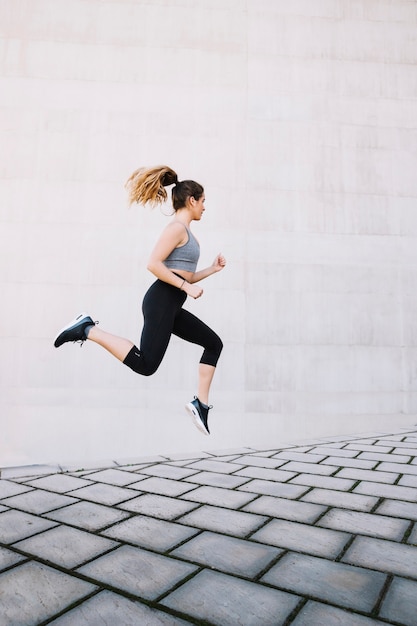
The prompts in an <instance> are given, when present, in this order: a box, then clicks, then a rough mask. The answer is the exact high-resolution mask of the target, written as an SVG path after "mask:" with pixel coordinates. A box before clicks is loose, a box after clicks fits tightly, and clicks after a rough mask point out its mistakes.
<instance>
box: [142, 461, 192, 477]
mask: <svg viewBox="0 0 417 626" xmlns="http://www.w3.org/2000/svg"><path fill="white" fill-rule="evenodd" d="M197 473H198V470H195V469H189V468H188V467H177V466H175V465H166V464H164V463H161V464H160V465H151V466H149V467H146V468H145V469H143V470H140V471H139V472H138V474H146V475H147V476H160V477H161V478H172V480H182V479H183V478H188V477H189V476H193V475H194V474H197Z"/></svg>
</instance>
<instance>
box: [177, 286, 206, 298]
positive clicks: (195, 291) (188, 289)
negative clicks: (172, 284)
mask: <svg viewBox="0 0 417 626" xmlns="http://www.w3.org/2000/svg"><path fill="white" fill-rule="evenodd" d="M181 290H182V291H185V293H186V294H187V296H190V297H191V298H194V300H197V298H200V296H202V295H203V290H202V289H201V287H199V285H196V284H192V283H188V282H187V281H186V282H185V283H184V284H183V286H182V287H181Z"/></svg>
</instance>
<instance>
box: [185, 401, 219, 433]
mask: <svg viewBox="0 0 417 626" xmlns="http://www.w3.org/2000/svg"><path fill="white" fill-rule="evenodd" d="M212 408H213V407H212V406H207V405H206V404H203V403H202V402H200V400H199V399H198V398H197V396H194V400H192V401H191V402H188V404H186V405H185V409H186V411H188V413H189V414H190V415H191V418H192V420H193V422H194V424H195V425H196V426H197V428H198V430H200V431H201V432H202V433H204V434H205V435H209V434H210V431H209V427H208V422H207V420H208V412H209V410H210V409H212Z"/></svg>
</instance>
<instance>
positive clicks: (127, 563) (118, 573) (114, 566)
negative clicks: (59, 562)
mask: <svg viewBox="0 0 417 626" xmlns="http://www.w3.org/2000/svg"><path fill="white" fill-rule="evenodd" d="M77 571H79V572H80V573H82V574H84V575H86V576H88V577H90V578H93V579H95V580H96V581H99V582H102V583H105V584H106V585H110V586H111V587H113V588H114V589H120V590H122V591H125V592H127V593H130V594H132V595H133V596H135V597H137V598H139V599H140V598H142V599H145V600H155V599H156V598H158V597H159V596H161V595H162V594H165V593H168V591H170V590H171V589H173V588H174V587H175V586H176V585H178V584H179V583H180V582H181V581H183V580H185V579H187V578H189V576H191V574H193V573H194V572H196V571H198V567H196V566H195V565H192V564H190V563H184V562H183V561H180V560H177V559H172V558H168V557H165V556H162V555H160V554H154V553H153V552H149V551H147V550H143V549H142V548H135V547H133V546H127V545H125V546H121V547H120V548H118V549H117V550H114V551H113V552H110V553H109V554H106V555H104V556H101V557H99V558H98V559H95V560H94V561H91V563H88V564H87V565H84V566H83V567H81V568H79V569H78V570H77Z"/></svg>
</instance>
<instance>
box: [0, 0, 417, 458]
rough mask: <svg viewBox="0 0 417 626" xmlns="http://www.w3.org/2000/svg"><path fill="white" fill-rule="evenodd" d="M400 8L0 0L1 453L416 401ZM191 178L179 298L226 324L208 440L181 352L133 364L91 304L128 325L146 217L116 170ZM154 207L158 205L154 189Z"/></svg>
mask: <svg viewBox="0 0 417 626" xmlns="http://www.w3.org/2000/svg"><path fill="white" fill-rule="evenodd" d="M416 21H417V3H416V2H415V1H413V0H395V1H393V0H291V2H288V0H19V1H16V0H1V2H0V31H1V41H0V63H1V70H0V76H1V77H0V143H1V146H2V150H1V151H0V220H1V230H0V238H1V246H0V255H1V266H0V267H1V270H0V271H1V276H0V279H1V290H2V306H1V311H0V335H1V336H0V355H1V364H0V381H1V387H2V388H1V400H0V402H1V406H0V409H1V416H0V419H1V426H0V428H1V439H0V466H1V465H6V464H16V463H28V462H46V461H56V460H58V461H65V460H73V459H81V460H85V459H102V458H106V459H107V458H112V459H124V458H127V457H129V456H132V457H135V456H140V455H144V454H147V453H155V452H164V451H165V452H175V451H178V452H179V451H181V452H182V451H185V450H200V449H219V448H222V449H224V448H228V447H235V446H240V445H258V444H259V445H266V446H267V445H270V444H271V445H272V444H273V445H274V446H276V445H277V443H278V442H283V441H290V440H292V439H296V438H297V439H300V438H303V437H310V436H317V435H323V434H333V433H335V432H338V433H339V432H340V433H346V432H353V431H364V430H369V429H375V428H380V427H383V426H385V425H387V424H388V423H389V424H390V426H391V424H392V423H395V424H396V425H402V424H404V425H405V424H410V423H414V422H413V420H414V421H415V418H414V414H415V413H416V412H417V301H416V295H415V294H416V291H417V269H416V267H417V266H416V260H417V245H416V237H417V205H416V196H417V176H416V169H417V168H416V166H417V156H416V145H417V143H416V138H417V113H416V106H415V103H416V97H417V71H416V65H415V62H416V57H417V47H416V39H415V32H416ZM158 163H167V164H169V165H171V166H172V167H174V168H175V169H176V170H177V171H178V173H179V175H180V178H194V179H196V180H198V181H200V182H201V183H203V184H204V186H205V189H206V196H207V201H206V205H207V211H206V213H205V215H204V218H203V220H202V222H200V223H199V224H196V225H195V229H194V230H195V232H196V234H197V236H198V237H199V239H200V241H201V244H202V250H203V254H202V258H201V264H202V265H204V264H209V263H211V261H212V258H213V257H214V256H215V254H216V253H217V252H219V251H222V252H223V253H224V254H225V255H226V256H227V258H228V267H227V269H226V270H225V271H224V272H222V273H221V274H218V275H216V276H215V277H212V278H210V279H208V280H207V282H206V284H205V285H204V287H205V295H204V296H203V298H202V299H200V300H199V301H197V302H194V301H193V302H189V308H190V309H191V310H192V311H193V312H195V313H197V314H198V315H199V316H201V317H202V318H203V319H205V320H206V321H207V322H208V323H209V324H210V325H212V326H213V327H214V328H215V329H216V330H217V331H218V332H219V334H220V335H221V336H222V337H223V339H224V343H225V350H224V354H223V357H222V359H221V362H220V364H219V367H218V372H217V374H216V379H215V383H214V386H213V393H212V398H211V399H212V402H213V404H214V405H215V410H214V411H213V413H212V418H211V425H212V430H213V432H214V434H213V436H212V437H211V439H210V440H207V439H204V438H203V437H202V436H200V434H199V433H198V432H197V431H195V432H194V429H193V427H192V426H191V424H189V422H188V419H187V417H186V416H185V415H183V408H182V407H183V403H184V402H185V401H186V400H188V399H190V398H191V397H192V396H193V394H194V392H195V387H196V363H197V361H198V359H199V356H200V350H199V349H198V348H196V347H195V346H189V345H186V344H184V343H181V342H180V341H178V340H175V339H174V340H173V341H172V343H171V345H170V348H169V352H168V354H167V356H166V359H165V361H164V362H163V364H162V366H161V368H160V370H159V371H158V373H157V374H156V375H155V376H154V377H152V378H141V377H139V376H136V375H135V374H133V373H132V372H131V371H130V370H128V369H127V368H125V367H124V366H122V365H121V364H120V363H118V362H117V361H116V360H114V359H112V358H111V357H110V356H109V355H107V354H106V353H105V352H104V351H101V350H100V348H98V347H97V346H94V345H90V344H87V345H85V346H84V347H83V348H82V349H80V348H78V347H77V346H72V345H65V346H63V347H62V348H61V349H60V350H55V349H54V348H53V346H52V340H53V337H54V335H55V333H56V331H57V330H58V329H59V328H60V327H61V326H62V325H63V324H64V323H66V322H67V321H68V320H69V319H71V318H72V317H73V316H74V315H75V314H77V313H78V312H79V311H82V310H87V311H89V312H90V313H91V315H92V316H93V317H94V319H97V320H99V321H100V324H101V326H102V327H103V328H104V329H106V330H110V331H112V332H115V333H117V334H120V335H122V336H127V337H129V338H130V339H132V340H133V341H138V340H139V335H140V330H141V323H142V320H141V314H140V308H139V307H140V303H141V298H142V296H143V293H144V291H145V290H146V288H147V286H148V285H149V284H150V283H151V280H152V277H151V276H150V274H149V273H148V272H147V271H146V269H145V265H146V260H147V257H148V254H149V252H150V250H151V248H152V246H153V244H154V241H155V239H156V237H157V235H158V233H159V231H160V230H161V228H162V227H163V226H164V225H165V224H166V222H167V219H168V218H167V217H166V216H164V215H163V214H162V213H161V212H160V211H158V210H156V211H153V212H151V211H149V210H147V209H143V208H138V207H132V208H130V209H128V208H127V205H126V195H125V191H124V189H123V183H124V181H125V179H126V178H127V176H128V175H129V174H130V173H131V171H132V170H133V169H135V168H136V167H138V166H141V165H153V164H158ZM165 212H166V213H168V212H169V206H168V205H167V207H166V211H165Z"/></svg>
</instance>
